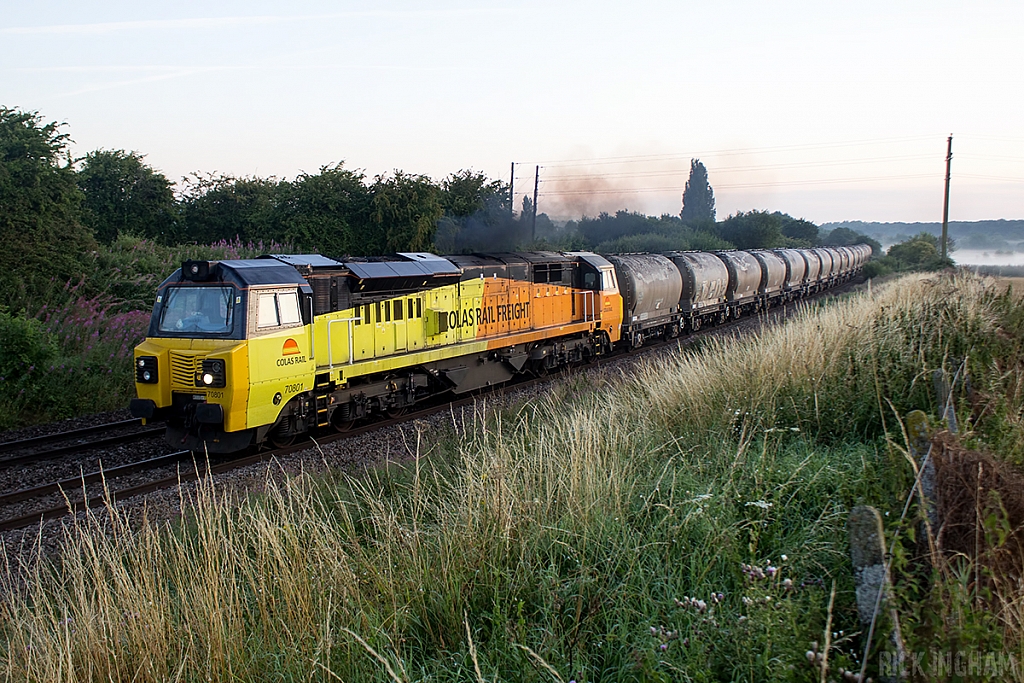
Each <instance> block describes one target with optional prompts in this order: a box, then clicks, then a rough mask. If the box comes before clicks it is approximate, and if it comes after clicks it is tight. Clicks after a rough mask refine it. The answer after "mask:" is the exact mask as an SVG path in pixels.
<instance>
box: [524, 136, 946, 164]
mask: <svg viewBox="0 0 1024 683" xmlns="http://www.w3.org/2000/svg"><path fill="white" fill-rule="evenodd" d="M935 137H936V136H934V135H913V136H903V137H893V138H870V139H866V140H848V141H842V142H830V143H807V144H798V145H775V146H770V147H736V148H727V149H720V150H704V151H696V152H688V153H676V154H634V155H626V156H613V157H593V158H590V159H561V160H558V159H556V160H551V161H541V162H533V161H531V162H516V163H517V164H519V163H523V164H526V163H529V164H530V165H534V164H540V165H541V166H548V167H556V166H566V165H580V164H589V165H603V164H617V163H646V162H650V161H652V160H658V159H662V160H672V159H690V158H694V157H700V156H734V155H738V154H757V153H764V152H780V151H797V150H809V149H835V148H840V147H855V146H862V145H867V144H876V143H877V144H881V143H889V142H912V141H919V140H928V139H933V138H935Z"/></svg>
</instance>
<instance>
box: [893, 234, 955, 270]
mask: <svg viewBox="0 0 1024 683" xmlns="http://www.w3.org/2000/svg"><path fill="white" fill-rule="evenodd" d="M940 241H941V239H940V238H939V237H936V236H935V235H932V234H930V233H927V232H921V233H918V234H917V235H914V236H913V237H911V238H910V239H909V240H907V241H905V242H900V243H899V244H894V245H892V246H891V247H889V251H888V253H887V255H886V256H887V258H888V260H889V261H891V262H892V263H893V265H895V267H896V268H897V269H898V270H938V269H940V268H945V267H948V266H951V265H953V261H952V260H951V259H949V258H946V259H943V258H942V256H941V254H940V251H939V243H940Z"/></svg>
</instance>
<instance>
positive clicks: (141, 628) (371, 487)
mask: <svg viewBox="0 0 1024 683" xmlns="http://www.w3.org/2000/svg"><path fill="white" fill-rule="evenodd" d="M987 296H989V294H988V292H987V290H986V286H985V285H984V284H983V283H981V282H980V281H978V280H976V279H972V278H955V279H935V278H926V277H918V276H914V277H908V278H904V279H901V280H899V281H898V282H897V283H895V284H894V285H891V286H889V287H886V288H885V289H882V290H878V291H872V292H870V293H865V294H862V295H859V296H857V297H853V298H850V299H848V300H841V301H836V302H833V303H831V304H829V305H827V306H823V307H817V306H816V307H812V308H810V309H809V310H808V311H806V312H805V313H804V314H803V315H801V316H799V317H798V318H797V319H796V320H794V321H792V322H790V323H788V324H786V325H784V326H781V327H777V328H770V329H765V330H763V331H762V332H759V333H758V334H756V335H754V336H753V337H748V338H743V339H732V340H723V341H711V342H708V343H706V344H705V345H704V346H703V347H702V348H700V349H698V350H697V351H696V352H694V353H687V354H680V355H678V356H677V357H670V358H663V359H661V360H655V361H648V362H645V363H643V364H642V366H641V368H640V369H639V370H638V371H636V372H635V373H633V374H629V375H625V376H622V377H616V376H608V375H603V376H602V375H598V376H595V375H577V376H574V377H569V378H567V379H565V380H564V381H562V382H561V383H559V384H557V385H556V386H555V387H554V388H553V389H552V391H551V392H550V394H549V395H548V396H547V397H546V398H545V399H543V400H541V401H538V402H535V403H533V404H523V405H519V406H516V407H514V408H512V409H502V410H491V409H488V408H487V406H486V405H485V404H483V403H481V404H480V405H479V407H478V409H477V410H476V411H475V412H474V413H473V414H471V415H468V416H466V417H464V418H456V417H455V416H453V417H452V420H451V424H450V426H449V427H448V428H446V429H445V430H441V433H438V432H437V431H434V430H432V431H419V432H417V434H416V436H415V438H414V439H413V440H412V441H411V442H410V451H411V452H413V453H414V454H416V455H418V456H419V457H417V458H415V459H414V460H412V461H411V462H410V463H409V464H407V465H391V466H388V467H382V468H380V469H378V470H375V471H372V472H370V473H368V474H366V475H362V476H357V477H350V476H346V475H342V474H337V473H335V474H333V475H330V476H326V477H308V476H300V477H296V478H294V479H291V480H289V481H287V482H286V483H284V484H281V485H276V484H274V483H273V482H272V481H268V484H267V492H266V493H265V494H261V495H259V496H255V495H254V496H253V497H252V498H251V499H248V500H244V501H237V500H230V499H228V498H226V497H225V496H223V495H222V494H221V493H220V492H218V490H217V489H216V488H215V487H214V486H213V485H212V484H210V483H209V482H206V483H204V484H202V485H201V486H199V487H198V488H197V489H196V490H195V493H194V495H192V496H191V497H188V498H185V499H183V501H182V507H183V510H185V512H186V516H185V519H184V521H182V522H181V523H180V524H176V525H173V526H161V525H152V526H147V525H142V528H141V529H140V528H137V526H136V525H133V524H130V523H129V521H128V520H127V519H126V518H125V517H124V516H122V515H119V514H118V513H117V512H116V511H113V512H112V515H110V517H111V518H110V519H109V520H108V519H107V517H106V516H104V517H103V518H102V519H103V520H106V521H101V519H100V518H96V519H95V520H94V522H93V523H92V524H80V525H77V526H74V527H71V528H69V529H68V531H67V534H66V538H65V540H64V544H63V550H62V554H61V556H60V559H56V560H46V561H41V562H38V563H35V564H33V565H31V566H30V567H29V568H27V569H24V570H19V568H18V567H17V566H12V565H11V562H12V561H11V560H10V559H9V558H8V559H7V562H8V566H7V567H6V571H4V572H3V574H2V581H3V593H4V596H5V598H4V600H5V602H4V605H3V610H2V611H0V634H2V639H3V640H2V641H0V642H2V643H3V646H2V651H0V675H2V677H3V678H4V679H6V680H30V681H165V680H182V681H192V680H203V681H237V680H296V681H297V680H337V679H341V680H348V681H352V680H360V681H362V680H381V681H385V680H392V681H393V680H401V681H413V680H435V681H449V680H452V681H454V680H463V681H465V680H474V681H475V680H480V679H484V680H498V679H499V678H500V679H506V680H538V681H539V680H552V679H553V678H556V677H560V678H561V679H562V680H564V681H569V680H571V679H575V680H577V681H583V680H587V681H590V680H623V679H626V680H671V679H685V678H686V677H689V678H692V679H693V680H712V679H723V678H724V679H730V680H757V681H763V680H788V679H790V678H792V677H793V676H794V675H797V676H799V675H801V674H799V673H796V674H795V673H794V672H800V671H802V669H801V668H800V667H802V666H805V665H806V662H805V660H804V659H803V653H804V651H805V650H807V648H808V646H809V643H810V642H811V641H812V640H820V639H821V636H822V629H823V628H824V627H825V624H826V621H827V618H831V619H832V624H833V625H834V628H835V631H836V633H837V635H836V637H835V638H834V639H833V649H834V652H833V653H832V661H835V662H836V663H837V665H838V664H841V663H843V662H846V663H847V664H850V663H855V662H856V657H857V647H856V646H855V645H856V643H855V640H854V639H852V638H851V636H850V634H851V633H852V632H853V631H855V630H856V616H855V609H854V607H853V597H852V590H853V587H852V579H851V577H850V576H849V570H848V567H847V566H846V565H847V563H848V560H847V559H846V557H847V555H846V546H845V520H846V513H847V511H848V510H849V508H850V507H851V506H852V505H854V504H857V503H862V502H869V503H874V504H877V505H879V506H882V507H885V506H887V505H891V504H892V502H893V501H896V500H898V499H899V496H900V495H901V494H902V491H903V490H904V489H905V487H906V486H907V484H908V475H907V471H906V467H905V463H904V462H903V460H902V457H900V456H898V455H894V454H893V453H892V452H891V451H890V450H888V449H886V448H884V440H882V439H880V438H879V437H880V435H882V434H883V433H884V432H885V431H886V429H891V428H892V425H893V424H894V423H891V422H890V419H893V420H894V419H895V415H896V414H897V413H898V412H899V411H900V410H901V409H903V408H905V407H907V406H909V405H912V404H913V405H914V407H924V408H928V400H930V399H929V398H928V397H929V396H930V390H929V389H928V388H927V387H925V389H923V390H922V388H921V386H919V385H921V383H922V379H921V378H922V377H926V376H928V377H930V374H928V373H929V372H930V370H931V369H932V368H934V367H940V366H942V365H951V364H952V363H954V362H956V363H960V362H962V360H961V359H962V357H964V356H966V355H968V354H971V353H973V352H974V351H973V346H972V345H973V344H975V343H976V341H977V339H980V338H983V337H984V335H986V334H988V333H990V332H991V329H990V328H991V327H992V325H994V324H995V319H994V318H993V316H992V315H990V311H989V309H988V308H987V307H986V303H985V302H986V301H987V299H986V297H987ZM915 402H921V404H920V405H918V404H916V403H915ZM890 403H891V407H890ZM894 409H895V411H894ZM890 416H892V417H890ZM421 429H422V428H421ZM755 567H756V568H757V570H756V571H755V569H754V568H755ZM759 572H760V573H759ZM787 580H788V583H787ZM832 581H835V582H836V584H837V586H838V598H837V603H836V607H835V610H834V614H830V613H829V610H828V607H827V605H828V602H829V590H828V588H829V585H830V583H831V582H832ZM691 598H692V600H691ZM701 604H703V607H701V606H700V605H701ZM791 667H793V668H791ZM478 672H479V673H478Z"/></svg>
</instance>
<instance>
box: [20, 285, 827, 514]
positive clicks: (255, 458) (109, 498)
mask: <svg viewBox="0 0 1024 683" xmlns="http://www.w3.org/2000/svg"><path fill="white" fill-rule="evenodd" d="M838 293H841V292H827V293H823V294H830V295H835V294H838ZM818 296H821V295H818ZM818 296H815V297H811V298H809V299H805V300H804V301H805V302H811V301H814V300H815V299H817V298H818ZM797 306H799V304H795V305H791V308H792V309H795V308H796V307H797ZM776 310H777V311H778V312H780V313H781V314H782V315H785V313H784V312H782V311H783V309H781V308H780V309H776ZM774 312H775V311H770V312H769V315H770V314H772V313H774ZM763 315H764V314H761V316H763ZM761 316H757V317H754V316H749V317H745V318H741V319H739V320H732V321H729V322H726V323H723V324H721V325H717V326H715V327H709V328H705V329H702V330H700V331H697V332H693V333H690V334H687V335H685V336H682V337H676V338H673V339H662V340H659V341H657V342H649V343H647V344H645V345H644V346H643V347H641V348H639V349H635V350H633V351H632V352H627V351H619V352H616V353H613V354H611V355H609V356H604V357H601V358H599V359H596V360H595V361H593V362H592V363H590V364H588V365H586V366H583V367H585V368H597V367H601V366H602V365H605V364H607V363H612V362H615V361H618V360H622V359H624V358H628V357H631V356H633V357H637V356H640V355H646V354H647V353H651V352H655V351H657V350H658V349H663V348H665V347H667V346H672V345H676V344H681V345H690V344H692V343H695V342H697V341H698V340H700V339H702V338H703V337H705V336H707V335H712V334H728V333H730V332H732V331H735V330H736V328H738V327H740V326H742V325H744V324H745V323H750V322H751V320H757V319H758V318H759V317H761ZM561 375H562V372H558V373H552V374H551V375H545V376H541V377H530V378H524V379H522V380H521V381H518V382H514V383H511V384H505V385H501V386H498V387H494V388H492V389H489V390H486V391H483V392H474V393H473V394H471V395H469V396H466V397H463V398H460V399H457V400H454V401H439V402H438V403H436V404H433V405H429V406H428V407H424V408H423V409H421V410H417V411H415V412H409V413H406V414H404V415H402V416H397V417H393V418H388V419H383V420H380V421H376V422H372V423H369V424H365V425H361V426H358V427H354V428H352V429H350V430H348V431H345V432H340V433H328V434H322V435H319V436H317V437H315V438H314V439H311V440H306V441H302V442H300V443H297V444H295V445H291V446H287V447H285V448H277V449H273V450H266V451H260V452H257V453H254V454H250V455H246V456H243V457H236V458H231V459H227V460H219V461H209V462H206V461H204V462H198V461H195V460H193V454H192V452H191V451H179V452H175V453H169V454H166V455H162V456H158V457H155V458H150V459H147V460H143V461H139V462H135V463H130V464H127V465H123V466H120V467H115V468H110V469H107V470H97V471H95V472H91V473H89V474H83V475H81V476H79V477H76V478H68V479H64V480H62V481H56V482H52V483H48V484H45V485H41V486H35V487H31V488H26V489H22V490H19V491H13V492H11V493H7V494H3V495H0V509H4V508H10V507H11V506H14V505H20V504H22V503H24V502H25V501H30V500H34V499H44V500H45V499H46V497H48V496H49V497H51V499H52V497H54V496H59V497H60V500H61V502H60V503H59V504H57V505H54V504H52V503H51V504H50V505H49V506H48V507H41V508H39V509H35V510H33V511H31V512H28V513H25V512H22V513H21V514H18V515H16V516H11V517H6V518H3V519H0V531H5V530H9V529H18V528H22V527H26V526H29V525H31V524H36V523H39V522H42V521H45V520H50V519H56V518H59V517H63V516H65V515H68V514H73V513H77V512H80V511H83V510H86V509H89V508H95V507H102V506H105V505H108V504H110V503H111V502H116V501H119V500H120V501H123V500H127V499H128V498H132V497H134V496H139V495H144V494H148V493H153V492H156V491H161V490H164V489H169V488H173V487H175V486H178V485H179V484H182V483H186V482H192V481H196V480H197V479H200V478H202V477H205V476H206V475H208V474H210V475H218V474H223V473H226V472H230V471H231V470H234V469H239V468H242V467H247V466H250V465H254V464H257V463H260V462H266V461H269V460H272V459H274V458H278V457H282V456H285V455H289V454H292V453H296V452H299V451H302V450H306V449H309V448H310V447H311V445H312V446H318V445H320V444H327V443H332V442H335V441H338V440H341V439H348V438H352V437H356V436H360V435H362V434H367V433H369V432H373V431H376V430H380V429H387V428H389V427H394V426H397V425H399V424H402V423H405V422H411V421H414V420H418V419H422V418H425V417H429V416H431V415H434V414H436V413H438V412H441V411H445V410H450V409H452V408H458V407H461V406H465V405H469V404H472V403H473V402H474V401H476V400H477V399H478V398H479V397H480V396H482V395H499V396H500V395H501V394H503V393H505V392H508V391H514V390H515V391H517V390H522V389H525V388H529V387H530V386H533V385H536V384H539V383H544V382H549V381H552V380H554V379H557V378H558V377H560V376H561ZM127 423H135V424H138V422H137V421H135V420H131V421H126V422H125V423H113V424H117V425H121V426H125V425H126V424H127ZM111 426H112V425H101V426H99V427H95V428H88V429H85V430H76V431H75V432H67V433H65V434H64V435H53V436H52V437H50V436H47V437H39V438H38V439H26V440H24V441H22V442H9V443H8V444H0V453H2V452H3V450H4V449H5V447H9V446H13V445H14V444H18V443H22V444H28V443H29V442H39V445H46V444H47V443H50V442H53V441H59V437H64V440H67V439H68V438H79V437H82V436H88V434H87V433H100V432H102V429H103V428H104V427H111ZM162 429H163V428H162V427H160V428H153V429H151V430H145V433H146V436H147V437H151V436H153V435H155V434H158V433H160V432H161V431H162ZM80 432H81V433H80ZM141 433H143V432H135V433H134V434H132V435H131V437H110V439H120V440H118V441H116V443H124V442H126V441H129V440H130V439H131V438H139V434H141ZM89 443H90V444H91V445H90V446H88V447H95V446H96V444H98V443H101V441H99V440H97V441H92V442H89ZM85 447H86V446H84V445H82V444H75V445H67V446H62V447H61V448H63V449H64V451H63V452H68V449H73V448H78V449H81V448H85ZM52 452H53V451H46V453H52ZM15 457H18V458H20V459H21V461H23V462H24V461H25V460H28V459H29V458H31V457H33V456H31V455H18V456H15ZM36 457H38V456H36ZM11 460H13V458H11V457H8V458H2V459H0V466H3V465H4V464H8V463H9V462H10V461H11ZM182 463H187V466H186V467H176V471H175V473H174V474H173V475H171V476H165V477H160V478H157V479H153V480H150V481H146V482H143V483H138V484H134V485H130V486H126V487H123V488H119V487H118V486H117V485H116V480H117V479H118V478H119V477H124V476H129V475H133V474H140V473H144V472H146V471H154V470H159V469H161V468H164V467H170V466H172V465H177V466H180V465H181V464H182ZM97 483H102V484H103V486H102V488H103V491H102V492H100V493H97V494H96V495H89V489H88V487H89V486H90V485H95V484H97ZM69 492H73V493H74V495H69Z"/></svg>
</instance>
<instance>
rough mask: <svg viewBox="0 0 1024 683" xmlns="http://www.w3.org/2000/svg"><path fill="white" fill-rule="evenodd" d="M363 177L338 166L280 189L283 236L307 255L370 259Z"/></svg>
mask: <svg viewBox="0 0 1024 683" xmlns="http://www.w3.org/2000/svg"><path fill="white" fill-rule="evenodd" d="M364 180H365V176H364V175H363V174H362V173H359V172H357V171H350V170H348V169H346V168H344V167H343V163H342V162H339V163H337V164H334V165H331V166H323V167H322V168H321V169H320V172H319V173H318V174H316V175H309V174H306V173H304V174H302V175H300V176H299V177H297V178H296V179H295V181H294V182H293V183H291V184H290V185H287V184H284V185H282V188H281V201H280V203H279V204H278V212H279V215H280V219H279V223H280V225H281V228H282V229H283V233H282V234H281V237H278V239H283V240H284V241H285V242H287V243H288V244H291V245H292V246H294V247H295V248H297V249H300V250H304V251H312V252H318V253H321V254H325V255H327V256H332V257H336V258H337V257H340V256H344V255H350V254H356V255H364V254H366V253H367V252H366V246H367V244H368V242H369V241H370V240H371V237H372V236H371V235H370V234H369V233H368V230H369V229H370V208H371V207H370V202H371V197H370V191H369V188H367V187H366V184H365V183H364Z"/></svg>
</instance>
